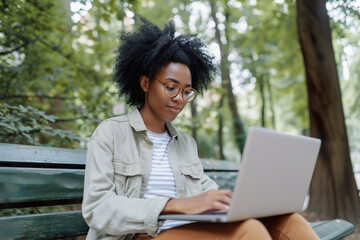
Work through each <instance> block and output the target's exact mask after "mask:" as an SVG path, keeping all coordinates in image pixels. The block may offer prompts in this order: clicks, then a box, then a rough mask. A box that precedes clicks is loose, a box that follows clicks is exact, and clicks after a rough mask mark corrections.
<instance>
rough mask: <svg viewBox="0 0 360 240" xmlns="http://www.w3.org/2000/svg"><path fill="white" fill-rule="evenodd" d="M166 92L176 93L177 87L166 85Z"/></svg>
mask: <svg viewBox="0 0 360 240" xmlns="http://www.w3.org/2000/svg"><path fill="white" fill-rule="evenodd" d="M166 91H169V92H176V91H177V86H176V85H174V84H168V85H166Z"/></svg>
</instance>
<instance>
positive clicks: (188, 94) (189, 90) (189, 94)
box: [184, 89, 193, 96]
mask: <svg viewBox="0 0 360 240" xmlns="http://www.w3.org/2000/svg"><path fill="white" fill-rule="evenodd" d="M192 94H193V91H192V90H191V89H187V90H185V91H184V95H186V96H191V95H192Z"/></svg>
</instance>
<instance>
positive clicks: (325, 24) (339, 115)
mask: <svg viewBox="0 0 360 240" xmlns="http://www.w3.org/2000/svg"><path fill="white" fill-rule="evenodd" d="M325 3H326V1H325V0H298V1H297V24H298V35H299V40H300V44H301V50H302V53H303V58H304V63H305V69H306V83H307V89H308V100H309V112H310V132H311V136H313V137H316V138H320V139H321V140H322V144H321V149H320V155H319V158H318V161H317V164H316V168H315V173H314V176H313V180H312V184H311V187H310V203H309V208H308V209H309V210H310V211H314V212H316V213H317V214H318V215H319V216H326V217H330V218H344V219H347V220H349V221H353V222H354V223H355V222H356V221H357V220H358V218H359V215H360V199H359V193H358V190H357V187H356V182H355V178H354V173H353V169H352V165H351V160H350V151H349V145H348V138H347V134H346V126H345V120H344V112H343V107H342V101H341V92H340V86H339V79H338V74H337V68H336V62H335V57H334V50H333V47H332V40H331V32H330V26H329V17H328V15H327V11H326V7H325Z"/></svg>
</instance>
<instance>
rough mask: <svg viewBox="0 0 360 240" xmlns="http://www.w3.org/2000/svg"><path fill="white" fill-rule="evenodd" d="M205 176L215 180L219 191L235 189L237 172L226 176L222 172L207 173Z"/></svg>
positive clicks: (228, 173)
mask: <svg viewBox="0 0 360 240" xmlns="http://www.w3.org/2000/svg"><path fill="white" fill-rule="evenodd" d="M205 174H206V175H208V176H209V177H210V178H211V179H212V180H214V181H215V182H216V183H217V184H218V187H219V189H231V190H233V188H234V182H235V181H236V178H237V175H238V173H237V172H227V173H226V174H224V173H220V172H208V171H205Z"/></svg>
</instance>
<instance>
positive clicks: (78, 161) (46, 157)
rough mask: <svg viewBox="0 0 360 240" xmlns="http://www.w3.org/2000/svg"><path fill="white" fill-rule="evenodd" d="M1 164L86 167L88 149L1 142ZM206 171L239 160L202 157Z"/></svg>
mask: <svg viewBox="0 0 360 240" xmlns="http://www.w3.org/2000/svg"><path fill="white" fill-rule="evenodd" d="M0 153H1V154H0V166H17V167H36V166H39V167H41V166H46V167H67V168H70V167H72V168H80V169H83V168H85V162H86V151H85V150H79V149H66V148H53V147H39V146H29V145H20V144H9V143H0ZM201 163H202V165H203V168H204V170H205V171H237V170H239V167H240V163H239V162H231V161H221V160H213V159H201Z"/></svg>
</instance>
